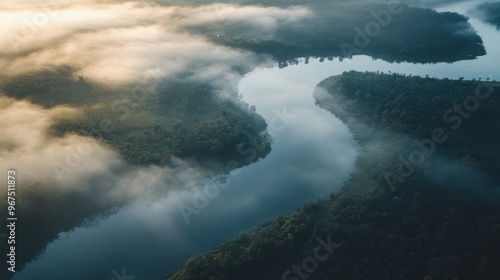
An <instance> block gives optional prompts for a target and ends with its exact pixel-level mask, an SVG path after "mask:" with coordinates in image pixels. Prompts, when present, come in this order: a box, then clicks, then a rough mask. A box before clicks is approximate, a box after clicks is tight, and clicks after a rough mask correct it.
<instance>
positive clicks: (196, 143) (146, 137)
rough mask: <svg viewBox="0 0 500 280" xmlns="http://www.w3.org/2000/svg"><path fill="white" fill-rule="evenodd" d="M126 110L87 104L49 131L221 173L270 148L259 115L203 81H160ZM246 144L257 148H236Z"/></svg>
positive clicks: (144, 158) (133, 155)
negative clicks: (77, 116) (81, 116)
mask: <svg viewBox="0 0 500 280" xmlns="http://www.w3.org/2000/svg"><path fill="white" fill-rule="evenodd" d="M108 105H109V104H108ZM110 107H111V108H113V103H111V106H110ZM132 107H133V110H132ZM115 108H116V107H115ZM118 108H119V107H118ZM130 110H131V112H132V113H130V114H128V115H125V114H117V113H115V112H109V110H107V108H106V109H102V108H100V107H99V108H97V109H94V108H89V109H88V112H87V113H86V114H85V115H86V116H87V118H86V119H85V120H77V121H74V120H67V121H63V122H61V123H59V124H57V125H56V127H55V131H56V133H59V134H63V133H67V132H76V133H78V134H81V135H91V136H93V137H96V138H99V139H100V140H102V141H104V142H105V143H108V144H109V145H111V146H112V147H113V148H115V149H116V150H117V151H119V152H120V154H121V155H122V156H123V157H124V158H125V159H126V160H127V161H128V162H129V163H132V164H136V165H148V164H157V165H165V164H167V165H168V164H170V163H171V160H172V158H173V157H177V158H183V159H196V160H198V162H200V163H201V164H202V165H204V164H206V165H207V166H210V167H211V168H214V169H216V170H219V169H222V172H227V171H230V170H224V169H225V168H226V164H227V163H228V162H229V161H236V162H237V165H236V166H237V167H241V166H244V165H247V164H250V163H251V162H253V161H256V160H258V159H259V158H262V157H264V156H265V155H266V154H267V153H269V151H270V139H269V137H268V136H267V135H266V134H265V130H266V127H267V126H266V123H265V121H264V119H263V118H262V117H261V116H259V115H257V114H256V113H255V112H253V111H252V110H251V109H249V108H248V105H247V104H245V103H243V102H242V101H241V100H237V99H235V98H234V97H228V98H226V99H224V98H222V97H220V96H217V94H216V93H215V89H214V88H213V87H212V86H210V85H209V84H203V83H195V82H189V83H187V82H179V81H166V82H164V84H162V85H161V87H160V90H159V93H158V94H157V95H155V96H153V97H150V99H149V100H141V101H140V102H137V103H136V104H134V106H131V108H130ZM124 116H126V118H122V117H124ZM103 120H105V122H106V121H107V122H109V124H110V125H109V129H108V130H106V129H105V128H106V127H104V128H103V125H102V122H103ZM250 143H255V145H254V146H255V147H252V148H254V150H255V151H256V152H257V153H258V155H257V156H256V157H255V158H252V159H248V156H245V155H243V154H241V153H240V152H239V150H238V148H237V146H238V145H240V144H242V145H250ZM236 166H233V168H234V167H236ZM219 171H221V170H219Z"/></svg>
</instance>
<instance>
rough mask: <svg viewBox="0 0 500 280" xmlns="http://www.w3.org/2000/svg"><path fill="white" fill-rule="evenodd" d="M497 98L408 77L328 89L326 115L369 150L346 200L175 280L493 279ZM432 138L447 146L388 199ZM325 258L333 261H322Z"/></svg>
mask: <svg viewBox="0 0 500 280" xmlns="http://www.w3.org/2000/svg"><path fill="white" fill-rule="evenodd" d="M478 89H479V90H478ZM499 94H500V87H499V85H498V83H494V82H489V81H465V80H449V79H442V80H439V79H434V78H428V77H408V76H405V75H400V74H380V73H359V72H346V73H344V74H342V75H340V76H335V77H331V78H329V79H327V80H325V81H323V82H321V83H320V85H319V86H318V88H317V90H316V92H315V98H316V100H317V103H318V105H319V106H321V107H322V108H324V109H326V110H328V111H330V112H332V113H334V114H335V115H336V116H338V117H339V118H340V119H342V120H343V121H344V122H346V123H347V124H348V126H349V127H350V128H351V130H352V132H353V133H354V134H355V137H356V138H357V139H358V141H359V143H360V145H361V154H360V156H359V158H358V161H357V170H356V171H355V172H354V174H353V175H352V177H351V179H350V180H349V182H348V183H347V184H346V185H345V188H344V190H343V191H342V192H340V193H339V194H332V195H331V197H330V199H329V200H318V201H317V202H314V203H310V204H308V205H305V206H304V207H302V208H301V209H299V210H298V211H297V212H295V213H293V214H291V215H289V216H279V217H278V218H277V219H276V220H274V221H270V222H267V223H266V224H264V225H262V226H261V227H259V228H257V229H256V230H254V231H251V232H250V233H247V234H243V235H241V236H239V237H238V238H235V239H234V240H231V241H229V242H227V243H224V244H223V245H221V246H218V247H216V248H215V249H213V250H211V251H209V252H207V253H204V254H200V255H198V256H194V257H192V258H190V259H189V260H188V261H187V262H186V263H185V264H184V265H183V266H182V267H181V268H180V269H179V270H178V271H176V272H172V273H171V274H169V276H167V279H183V280H184V279H193V280H194V279H290V280H291V279H294V280H295V279H306V278H307V279H415V280H417V279H418V280H422V279H425V280H431V279H436V280H437V279H496V276H498V275H499V274H500V270H499V268H498V266H497V265H496V264H497V263H498V262H500V253H499V252H500V206H499V205H498V203H497V199H498V197H500V177H499V174H498V170H499V167H498V152H499V151H498V145H497V144H496V140H497V139H498V138H499V137H498V136H499V135H498V134H499V133H500V116H499V114H500V111H499V110H498V106H499V105H500V99H499V98H498V97H499ZM474 98H477V100H478V101H479V100H480V99H479V98H483V100H481V103H480V105H479V107H477V108H475V110H469V111H470V112H466V113H470V115H469V116H468V117H467V118H465V117H463V118H462V123H461V124H460V127H456V128H455V129H453V127H454V126H458V118H453V121H451V119H448V120H443V114H446V112H448V110H450V109H451V110H452V112H453V108H459V107H458V106H459V105H460V104H462V109H464V110H467V108H469V109H471V107H470V106H471V105H473V103H474V104H475V101H473V100H475V99H474ZM463 102H466V103H465V104H464V103H463ZM468 102H470V104H468ZM454 104H457V106H454ZM467 104H468V105H467ZM456 110H459V109H456ZM448 114H451V113H448ZM453 114H454V115H453V116H455V117H456V114H458V113H453ZM450 116H451V115H450ZM450 126H451V127H450ZM436 128H442V129H443V130H445V129H446V135H447V137H448V140H447V141H444V142H441V143H440V144H439V145H437V144H436V147H435V152H434V153H431V154H430V155H428V156H429V157H428V158H427V159H426V162H425V163H422V164H421V165H420V166H418V167H415V171H414V172H413V173H412V174H411V175H408V176H406V177H405V180H403V181H401V182H398V184H397V186H396V187H394V188H392V186H391V185H390V184H389V183H388V181H387V180H386V178H385V175H386V174H388V173H387V172H389V171H391V169H392V168H394V167H395V170H393V171H394V172H397V169H398V168H399V166H400V164H401V162H400V159H399V157H398V155H405V156H406V155H408V154H409V153H411V152H413V151H415V150H416V149H421V147H419V146H418V145H417V146H416V144H415V140H423V139H426V138H428V137H432V135H433V132H432V129H436ZM434 134H435V132H434ZM434 136H439V137H437V138H436V139H441V138H443V134H441V135H434ZM477 141H479V142H477ZM426 147H427V148H428V149H429V147H430V146H429V145H427V146H426ZM424 148H425V147H424ZM439 159H441V161H440V164H442V163H443V162H444V159H446V160H448V162H449V164H448V166H447V168H450V169H452V170H453V172H455V173H454V175H455V176H456V175H457V174H460V175H462V176H460V175H459V177H460V178H458V180H448V179H449V178H444V177H442V176H440V175H443V174H444V173H446V172H447V170H444V169H443V168H442V165H440V164H437V160H439ZM408 161H412V160H408ZM456 172H458V173H456ZM436 173H443V174H436ZM478 174H480V175H478ZM443 176H444V175H443ZM467 176H470V177H469V178H467ZM474 176H484V177H481V178H479V180H478V177H474ZM484 178H491V180H490V181H482V179H484ZM455 179H456V178H455ZM460 184H462V185H460ZM325 244H327V245H328V244H329V245H328V246H326V247H325V246H323V245H325ZM321 247H323V248H327V249H325V250H328V248H329V251H321V252H322V255H319V254H318V253H317V252H318V248H321ZM325 253H327V254H326V256H327V257H325ZM318 256H319V257H318Z"/></svg>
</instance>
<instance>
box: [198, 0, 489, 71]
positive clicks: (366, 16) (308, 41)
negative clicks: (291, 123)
mask: <svg viewBox="0 0 500 280" xmlns="http://www.w3.org/2000/svg"><path fill="white" fill-rule="evenodd" d="M306 7H308V8H309V9H310V11H311V13H312V15H311V16H308V17H305V18H304V19H300V20H297V21H294V22H288V23H287V24H280V25H279V26H278V27H277V28H276V29H275V30H274V29H271V30H265V29H262V28H255V27H252V26H248V25H241V24H238V23H236V24H231V25H224V24H223V23H222V22H215V23H213V24H207V25H203V26H194V27H192V28H191V30H192V31H194V32H199V33H201V34H203V35H205V36H208V38H209V39H210V40H212V41H213V42H215V43H217V44H222V45H225V46H230V47H234V48H241V49H246V50H250V51H253V52H256V53H262V54H268V55H271V56H272V57H273V58H275V59H276V60H277V61H278V62H280V65H282V66H286V65H287V64H288V63H297V59H299V58H303V57H319V58H322V59H325V58H328V59H332V58H333V57H340V58H349V57H352V56H353V55H358V54H365V55H369V56H371V57H374V58H380V59H384V60H387V61H390V62H401V61H407V62H420V63H432V62H452V61H456V60H463V59H474V58H476V57H477V56H481V55H484V54H485V50H484V47H483V46H482V39H481V38H480V37H479V36H477V35H476V34H475V32H474V31H473V29H472V27H471V25H470V24H469V23H468V21H467V18H466V17H464V16H463V15H459V14H456V13H438V12H436V11H434V10H431V9H422V8H416V7H410V6H407V5H405V4H401V3H399V4H394V3H392V4H380V3H371V2H360V3H348V4H345V3H342V2H326V1H317V2H311V3H308V4H306ZM416 22H418V24H415V23H416ZM306 61H307V59H306Z"/></svg>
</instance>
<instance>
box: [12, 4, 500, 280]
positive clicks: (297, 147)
mask: <svg viewBox="0 0 500 280" xmlns="http://www.w3.org/2000/svg"><path fill="white" fill-rule="evenodd" d="M476 3H477V2H476ZM470 7H472V5H471V4H460V5H452V6H447V7H445V8H442V9H441V10H450V11H457V12H460V13H466V11H467V10H468V9H469V8H470ZM470 22H471V23H472V24H473V26H474V28H475V29H476V30H477V31H478V33H479V35H480V36H481V37H482V38H483V40H484V43H485V47H486V51H487V53H488V54H487V55H486V56H484V57H481V58H479V59H476V60H473V61H461V62H457V63H453V64H446V63H441V64H433V65H414V64H408V63H400V64H390V63H386V62H383V61H380V60H372V59H371V58H370V57H366V56H358V57H355V58H354V59H352V60H344V61H343V62H339V61H338V60H335V61H332V62H328V61H327V62H323V63H320V62H318V61H315V60H313V61H311V62H310V63H309V64H308V65H305V64H301V65H297V66H291V67H288V68H285V69H277V68H272V69H258V70H256V71H254V72H252V73H250V74H249V75H247V76H246V77H245V78H244V79H243V80H242V81H241V83H240V86H239V89H240V93H241V94H242V95H243V98H244V100H245V101H246V102H247V103H249V104H251V105H255V106H256V109H257V112H258V113H259V114H261V115H262V116H263V117H264V118H265V119H266V121H267V122H268V124H270V129H271V133H272V134H273V138H274V143H273V150H272V152H271V153H270V154H269V155H268V156H267V157H266V158H265V159H264V160H261V161H259V162H258V163H256V164H253V165H251V166H248V167H245V168H242V169H241V170H237V171H236V172H233V174H232V175H231V178H230V180H229V182H228V183H227V184H225V185H224V186H223V188H220V190H219V193H218V195H216V196H214V198H211V199H209V200H208V205H206V207H204V208H203V209H202V210H201V211H200V213H199V214H198V215H192V216H190V220H189V221H190V223H189V224H187V223H186V221H185V220H184V218H183V216H182V215H181V212H180V210H179V209H178V205H179V203H184V204H185V205H193V202H192V200H193V192H190V191H185V192H177V193H171V194H170V196H169V197H167V198H165V199H164V200H162V201H158V202H154V203H150V204H147V205H145V204H134V205H130V206H129V207H126V208H123V209H122V210H120V211H119V212H118V213H116V214H114V215H112V216H110V217H109V218H107V219H106V220H103V221H100V223H99V224H98V225H94V226H92V227H82V228H77V229H75V230H74V231H72V232H70V233H63V234H61V235H60V238H59V239H58V240H56V241H55V242H53V243H51V244H49V246H48V248H47V250H46V252H45V253H44V254H43V255H42V257H40V258H39V259H37V260H36V261H33V262H32V263H31V264H29V265H28V266H27V267H26V268H25V269H24V270H23V271H22V272H20V273H18V274H16V276H15V277H14V279H16V280H21V279H22V280H24V279H30V280H36V279H73V280H77V279H86V280H88V279H112V278H113V274H112V272H111V271H112V270H113V269H115V270H116V271H121V269H122V268H125V269H126V272H127V274H128V275H133V276H136V278H135V279H136V280H146V279H147V280H149V279H162V277H163V276H164V273H166V272H168V271H169V270H171V269H174V268H175V267H177V266H179V265H181V264H182V263H183V261H184V260H185V259H186V258H188V257H189V256H191V255H193V254H195V253H198V252H202V251H206V250H208V249H210V248H212V247H213V246H215V245H217V244H220V243H221V242H223V241H225V240H228V239H230V238H232V237H234V236H236V235H238V234H239V233H240V232H241V231H242V230H248V229H251V228H252V227H254V226H255V225H257V224H259V223H261V222H262V221H264V220H266V219H270V218H273V217H275V216H276V215H277V214H278V213H287V212H290V211H293V210H295V209H297V208H298V207H300V206H301V205H303V204H304V203H305V202H308V201H313V200H314V199H316V198H317V197H322V196H327V195H328V194H329V193H331V192H333V191H335V190H338V189H339V188H340V187H341V186H342V184H343V182H344V181H345V180H347V178H348V177H349V174H350V173H351V172H352V170H353V168H354V161H355V158H356V155H357V149H356V143H355V142H354V141H353V138H352V135H351V134H350V133H349V131H348V129H347V127H346V126H345V125H344V124H342V123H341V122H340V121H339V120H338V119H336V118H335V116H333V115H331V114H330V113H328V112H326V111H323V110H321V109H319V108H317V107H316V106H315V105H314V99H313V98H312V92H313V90H314V87H315V86H316V85H317V84H318V83H319V82H320V81H321V80H323V79H325V78H327V77H329V76H331V75H337V74H341V73H342V72H344V71H348V70H358V71H365V70H368V71H383V72H389V71H391V72H398V73H406V74H413V75H421V76H425V75H429V76H431V77H440V78H443V77H448V78H459V77H465V78H468V79H472V78H479V77H481V78H483V79H486V78H488V77H489V78H491V79H496V80H499V79H500V77H498V73H499V70H500V67H499V65H498V63H499V62H500V48H498V46H500V33H499V32H498V31H497V30H496V29H495V28H494V27H493V26H491V25H488V24H485V23H482V22H481V21H478V20H476V19H471V20H470ZM285 112H286V113H285ZM280 116H281V117H280ZM284 116H285V117H284ZM286 116H288V117H286Z"/></svg>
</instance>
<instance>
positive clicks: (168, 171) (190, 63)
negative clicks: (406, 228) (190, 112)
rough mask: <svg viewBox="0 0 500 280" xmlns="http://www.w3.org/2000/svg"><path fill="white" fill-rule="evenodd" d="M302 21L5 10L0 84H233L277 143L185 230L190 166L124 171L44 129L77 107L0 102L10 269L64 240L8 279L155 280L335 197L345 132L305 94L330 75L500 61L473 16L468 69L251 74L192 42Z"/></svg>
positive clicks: (137, 9)
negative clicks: (9, 191)
mask: <svg viewBox="0 0 500 280" xmlns="http://www.w3.org/2000/svg"><path fill="white" fill-rule="evenodd" d="M158 2H161V1H158ZM469 6H470V5H468V6H467V5H465V6H460V9H461V10H464V11H466V8H467V7H469ZM457 7H459V6H458V5H457ZM457 9H458V8H457ZM311 16H313V14H312V13H311V11H310V10H309V9H308V8H307V7H297V6H294V7H288V8H279V7H263V6H238V5H233V4H210V5H206V6H196V5H193V6H187V5H184V4H183V5H179V6H172V5H166V4H165V3H163V4H158V3H153V2H146V1H144V2H140V1H138V2H122V1H91V0H87V1H76V0H75V1H70V0H65V1H55V0H54V1H52V2H49V3H47V2H43V4H42V3H41V2H40V1H30V0H23V1H3V2H2V7H1V8H0V23H1V24H2V26H4V31H3V32H4V33H3V35H4V38H5V39H4V40H2V41H1V42H0V67H2V69H3V71H2V74H0V81H1V84H4V83H8V82H10V81H15V80H19V79H22V78H23V77H26V76H28V75H36V74H37V73H41V72H44V71H55V70H57V69H60V68H64V67H69V68H70V69H71V73H72V74H71V75H72V78H73V79H74V80H75V81H76V80H78V79H79V77H83V78H84V79H85V80H86V81H88V82H89V83H90V84H92V85H93V86H94V87H96V88H100V89H106V90H110V91H111V92H113V93H114V94H118V95H119V94H122V90H123V89H127V88H131V87H134V86H138V85H142V84H145V83H147V82H149V81H151V80H153V81H154V83H155V84H161V81H164V80H168V79H171V78H172V77H180V76H182V77H184V78H186V77H187V78H186V79H189V80H193V81H202V82H208V83H211V84H213V85H214V86H216V87H217V89H218V92H219V93H220V95H221V96H225V97H228V96H232V95H233V93H234V92H235V91H236V88H237V87H238V85H239V87H240V93H242V94H243V97H244V100H245V101H246V102H247V103H249V104H250V105H255V104H257V105H258V106H257V112H258V113H259V114H262V115H263V116H264V117H265V118H266V121H267V122H268V125H269V126H270V133H271V134H272V135H273V138H274V139H275V145H273V151H272V153H271V154H270V155H269V156H268V158H266V159H264V160H262V161H260V162H258V163H257V164H254V165H251V166H249V167H246V168H243V169H242V170H236V171H234V172H233V174H232V175H231V177H230V181H229V182H228V183H227V184H224V185H219V189H220V193H219V195H217V196H216V197H215V198H213V199H210V200H209V204H208V205H207V206H206V207H204V208H203V209H202V211H200V213H199V214H193V215H191V216H190V220H189V221H190V223H189V224H187V223H186V220H185V219H184V217H183V215H182V213H181V211H180V210H179V205H181V204H180V203H183V204H186V205H191V204H192V200H193V195H194V193H193V192H194V190H193V188H196V187H200V184H199V182H200V181H201V180H203V179H204V178H206V177H207V176H209V175H213V174H210V173H209V172H208V171H206V170H203V169H200V168H199V167H198V165H197V163H196V162H190V161H183V160H180V159H176V160H175V165H174V166H173V167H168V168H167V167H158V166H143V167H137V166H131V165H129V164H128V163H126V162H125V161H124V160H123V158H122V157H121V156H120V155H119V154H118V153H117V152H115V151H114V150H113V149H112V148H111V147H109V146H107V145H105V144H103V143H102V142H100V141H98V140H96V139H94V138H90V137H85V136H81V135H76V134H68V135H65V136H62V137H61V136H56V135H53V134H52V133H51V131H50V128H51V126H52V125H53V124H55V123H57V121H58V120H59V119H61V118H66V119H68V118H75V119H78V118H82V117H85V115H84V114H85V110H84V108H81V107H78V106H72V105H67V104H58V105H56V106H53V107H50V108H47V107H43V106H41V104H35V103H32V102H29V101H27V100H20V99H19V98H17V99H16V98H14V97H12V96H11V97H7V96H6V94H4V93H1V96H0V119H1V120H2V121H1V122H0V128H1V129H2V131H3V134H2V135H1V136H0V170H2V172H4V171H6V170H8V169H11V168H14V169H16V171H17V173H18V190H17V191H18V195H19V201H18V207H19V209H18V212H19V214H18V215H19V219H20V221H19V228H20V230H19V233H18V234H19V235H18V239H19V243H20V246H19V249H18V250H19V251H18V253H19V256H18V265H22V264H23V263H25V262H28V261H29V260H31V259H32V258H33V257H34V256H35V255H37V254H39V253H41V252H42V251H43V249H44V248H45V246H46V245H47V242H50V241H52V240H53V239H54V238H56V237H57V236H59V238H58V239H57V240H55V241H53V242H52V243H50V244H49V245H48V247H47V249H46V251H45V253H44V254H42V255H41V257H40V258H39V259H37V260H34V261H33V262H32V263H31V264H30V265H28V266H27V267H26V269H25V270H23V271H22V272H20V273H18V274H16V276H15V278H14V279H66V278H71V279H101V278H102V277H104V278H106V277H108V278H110V277H112V274H111V271H112V270H113V269H116V270H117V271H120V270H121V268H122V267H126V268H128V270H127V272H130V274H133V275H137V276H139V275H141V279H150V278H148V277H150V276H151V277H153V276H154V277H157V276H158V275H160V276H161V275H162V273H165V272H167V271H168V270H169V269H172V268H174V267H175V266H177V265H180V264H181V263H182V261H183V260H184V259H185V258H187V257H188V256H190V255H192V254H193V253H196V252H201V251H204V250H207V249H209V248H210V247H212V246H215V245H216V244H219V243H220V242H223V241H225V240H227V239H228V238H230V237H233V236H235V235H237V234H238V233H239V232H240V231H241V230H242V229H250V228H252V227H254V226H255V225H257V224H259V223H261V222H262V221H263V220H265V219H269V218H272V217H274V216H275V215H276V213H287V212H290V211H293V210H294V209H296V208H297V207H298V206H300V205H302V204H303V203H305V202H307V201H312V200H314V199H316V198H317V197H321V196H326V195H328V194H329V193H331V192H332V191H335V190H338V189H339V188H340V187H341V186H342V183H343V182H344V181H345V180H346V179H347V178H348V176H349V174H350V172H352V168H353V167H354V166H353V164H354V160H355V157H356V155H357V152H356V146H355V143H354V141H353V140H352V136H351V134H350V133H349V132H348V129H347V128H346V127H345V126H344V125H343V124H342V123H341V122H340V121H338V120H336V119H335V118H334V116H332V115H331V114H329V113H328V112H326V111H322V110H321V109H319V108H315V107H314V105H313V104H314V100H313V99H312V89H313V88H314V86H315V85H316V84H317V83H318V82H319V81H321V80H322V79H324V78H326V77H327V76H330V75H334V74H340V73H341V72H342V71H345V70H350V69H355V70H360V71H364V70H380V71H386V72H387V71H394V72H401V73H412V74H418V75H426V74H429V75H431V76H436V77H443V76H445V77H450V78H459V77H461V76H465V77H467V78H477V77H489V76H491V77H492V78H497V77H494V76H493V75H495V73H496V72H495V71H496V69H497V67H496V66H497V65H496V61H498V59H492V57H493V58H498V53H499V52H498V48H497V46H498V36H497V35H498V34H497V33H495V32H496V31H495V30H494V28H493V27H491V26H488V25H486V24H484V23H481V22H480V21H479V20H471V23H472V24H473V25H474V27H475V28H476V29H478V31H479V34H480V35H481V36H483V39H484V41H485V46H486V48H487V51H488V53H489V55H488V56H487V57H482V58H480V59H478V60H476V61H464V62H458V63H456V64H453V65H451V64H444V63H442V64H437V65H432V66H431V65H410V64H389V63H385V62H382V61H372V60H371V58H369V57H366V56H356V57H354V58H353V59H352V60H344V61H343V62H342V63H340V62H339V61H334V62H329V63H323V64H320V63H319V62H317V61H313V62H312V63H311V64H310V65H309V66H307V67H306V66H305V65H300V66H297V67H290V68H288V69H283V70H279V69H275V68H274V69H263V70H262V69H261V70H258V71H256V72H252V73H251V74H248V73H249V72H251V71H252V70H253V69H256V68H261V67H270V66H272V65H274V64H273V62H272V61H271V60H270V58H269V57H265V56H260V55H256V54H253V53H250V52H246V51H241V50H234V49H231V48H227V47H222V46H219V45H214V44H213V43H211V42H210V41H208V40H207V39H206V38H204V37H202V36H200V35H197V34H194V33H191V32H190V30H191V28H193V27H197V26H203V25H205V24H213V23H220V24H224V25H228V24H229V25H234V24H244V25H247V26H249V27H250V28H253V29H255V30H263V31H265V32H269V33H272V32H273V30H274V29H275V28H276V27H277V26H279V25H280V24H287V23H290V22H295V21H300V20H301V19H304V18H308V17H311ZM340 65H342V66H340ZM308 67H310V68H308ZM311 67H312V68H311ZM311 69H313V70H311ZM464 69H467V71H465V73H464ZM283 71H286V72H283ZM278 73H279V74H278ZM304 73H308V75H305V74H304ZM247 74H248V75H247ZM245 75H247V77H246V78H245V79H244V80H243V81H241V79H242V78H243V77H244V76H245ZM106 90H103V91H102V92H107V91H106ZM126 92H127V91H123V94H125V93H126ZM34 94H36V93H34ZM284 110H288V112H289V113H290V116H295V117H294V118H292V119H289V120H288V122H286V121H283V119H282V118H279V117H278V115H279V114H278V115H277V114H276V112H281V116H282V115H283V112H284ZM117 118H118V117H117ZM273 124H274V126H273ZM332 170H334V171H332ZM4 174H5V172H4ZM223 186H224V187H223ZM0 199H1V201H2V202H1V203H0V207H1V208H2V209H5V201H6V193H3V192H2V193H0ZM3 213H5V212H2V214H1V215H0V218H3V215H5V214H3ZM82 223H83V225H84V226H82ZM21 229H22V230H21ZM0 233H1V232H0ZM4 246H5V243H1V244H0V248H1V249H2V251H3V250H4V248H5V247H4ZM146 252H148V254H150V252H155V255H154V256H153V255H145V254H146ZM1 268H2V273H3V272H4V271H5V269H4V268H3V265H2V267H1ZM18 268H19V269H20V267H18ZM90 268H91V269H90ZM78 277H80V278H78Z"/></svg>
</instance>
